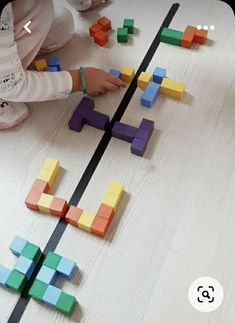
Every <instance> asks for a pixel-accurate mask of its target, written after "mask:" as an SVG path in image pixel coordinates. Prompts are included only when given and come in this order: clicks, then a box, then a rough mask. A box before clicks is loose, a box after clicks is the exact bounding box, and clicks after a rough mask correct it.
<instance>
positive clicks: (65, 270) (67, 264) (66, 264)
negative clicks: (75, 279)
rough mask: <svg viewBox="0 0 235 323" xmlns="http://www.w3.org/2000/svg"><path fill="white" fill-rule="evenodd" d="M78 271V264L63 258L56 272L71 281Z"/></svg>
mask: <svg viewBox="0 0 235 323" xmlns="http://www.w3.org/2000/svg"><path fill="white" fill-rule="evenodd" d="M76 269H77V264H76V262H75V261H73V260H70V259H68V258H65V257H62V258H61V260H60V262H59V265H58V267H57V269H56V271H57V272H58V273H59V275H61V276H63V277H65V278H68V279H71V278H72V276H73V274H74V273H75V271H76Z"/></svg>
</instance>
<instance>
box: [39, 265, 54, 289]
mask: <svg viewBox="0 0 235 323" xmlns="http://www.w3.org/2000/svg"><path fill="white" fill-rule="evenodd" d="M36 279H37V280H38V281H41V282H43V283H44V284H48V285H49V284H50V285H53V284H54V283H55V281H56V279H57V273H56V270H55V269H52V268H50V267H47V266H44V265H43V266H42V267H41V269H40V270H39V272H38V274H37V277H36Z"/></svg>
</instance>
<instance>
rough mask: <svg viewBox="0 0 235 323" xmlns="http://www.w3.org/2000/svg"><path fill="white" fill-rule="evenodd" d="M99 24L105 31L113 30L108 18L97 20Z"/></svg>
mask: <svg viewBox="0 0 235 323" xmlns="http://www.w3.org/2000/svg"><path fill="white" fill-rule="evenodd" d="M97 23H98V24H99V25H100V26H101V29H102V30H103V31H108V30H110V29H111V25H112V23H111V20H109V19H108V18H107V17H105V16H104V17H101V18H100V19H99V20H97Z"/></svg>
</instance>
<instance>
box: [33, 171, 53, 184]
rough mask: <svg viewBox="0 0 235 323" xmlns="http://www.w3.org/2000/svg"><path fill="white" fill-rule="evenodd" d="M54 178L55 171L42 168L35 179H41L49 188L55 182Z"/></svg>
mask: <svg viewBox="0 0 235 323" xmlns="http://www.w3.org/2000/svg"><path fill="white" fill-rule="evenodd" d="M55 177H56V174H55V171H53V170H50V169H47V168H42V169H41V170H40V173H39V174H38V176H37V179H41V180H42V181H45V182H47V183H48V184H49V186H50V187H51V186H52V184H53V182H54V180H55Z"/></svg>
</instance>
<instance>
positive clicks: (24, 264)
mask: <svg viewBox="0 0 235 323" xmlns="http://www.w3.org/2000/svg"><path fill="white" fill-rule="evenodd" d="M34 268H35V263H34V262H33V260H31V259H28V258H26V257H24V256H22V255H20V257H19V259H18V260H17V262H16V265H15V268H14V269H15V270H17V271H19V272H20V273H22V274H23V275H25V276H27V277H28V278H29V277H30V276H31V275H32V273H33V271H34Z"/></svg>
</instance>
